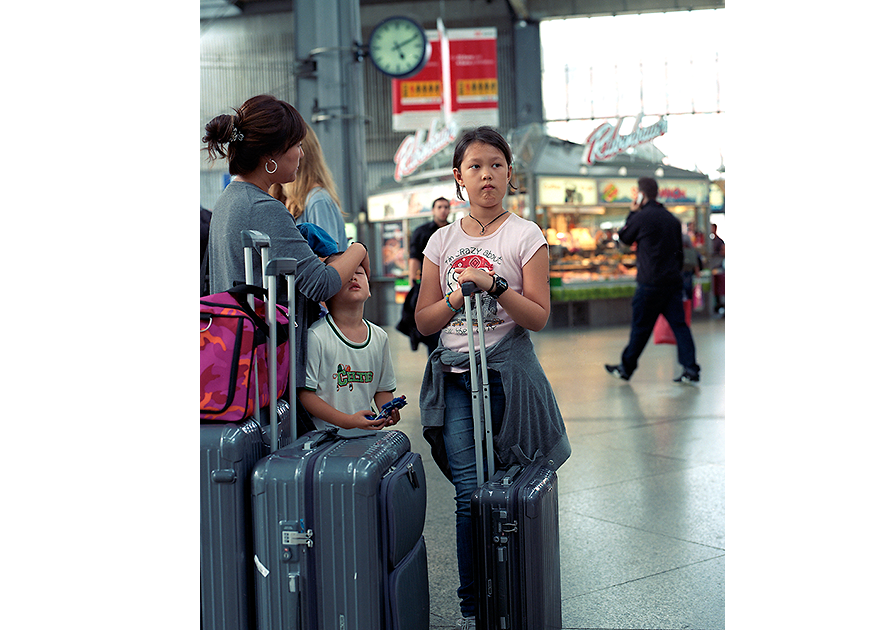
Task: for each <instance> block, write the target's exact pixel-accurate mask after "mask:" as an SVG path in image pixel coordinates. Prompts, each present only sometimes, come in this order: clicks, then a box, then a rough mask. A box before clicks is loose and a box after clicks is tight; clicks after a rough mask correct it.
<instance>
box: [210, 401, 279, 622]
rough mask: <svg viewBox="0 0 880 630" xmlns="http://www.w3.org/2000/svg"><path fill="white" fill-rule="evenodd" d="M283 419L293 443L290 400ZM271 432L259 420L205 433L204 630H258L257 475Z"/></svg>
mask: <svg viewBox="0 0 880 630" xmlns="http://www.w3.org/2000/svg"><path fill="white" fill-rule="evenodd" d="M278 415H279V425H280V427H281V431H280V433H281V436H282V442H284V443H289V442H290V441H291V439H290V438H291V433H290V408H289V406H288V404H287V402H286V401H284V400H279V401H278ZM267 429H268V427H267V426H265V425H261V423H260V422H258V421H257V419H256V418H254V417H250V418H247V419H245V420H242V421H240V422H224V423H214V424H202V425H201V427H200V441H201V448H200V456H199V471H200V472H199V474H200V483H201V492H200V516H201V519H200V521H201V537H200V546H199V551H200V557H201V606H202V627H203V628H208V629H211V630H250V629H251V628H253V627H254V623H255V614H256V613H255V610H254V606H253V594H254V580H253V570H252V567H253V560H252V558H253V555H254V552H253V537H252V534H251V523H252V521H253V518H252V516H251V473H252V472H253V468H254V465H256V463H257V462H258V461H260V459H262V458H263V457H265V456H266V455H268V454H269V435H268V433H267Z"/></svg>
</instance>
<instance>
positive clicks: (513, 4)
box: [507, 0, 531, 21]
mask: <svg viewBox="0 0 880 630" xmlns="http://www.w3.org/2000/svg"><path fill="white" fill-rule="evenodd" d="M507 4H509V5H510V8H511V10H513V13H514V14H515V15H516V19H518V20H526V21H528V20H530V19H531V15H529V7H528V0H507Z"/></svg>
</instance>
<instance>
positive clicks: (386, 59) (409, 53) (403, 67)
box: [370, 17, 431, 79]
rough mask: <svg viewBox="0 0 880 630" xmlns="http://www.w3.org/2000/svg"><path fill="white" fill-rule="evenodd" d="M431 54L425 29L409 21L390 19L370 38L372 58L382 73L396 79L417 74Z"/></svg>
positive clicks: (407, 19) (399, 18)
mask: <svg viewBox="0 0 880 630" xmlns="http://www.w3.org/2000/svg"><path fill="white" fill-rule="evenodd" d="M430 53H431V46H430V44H429V43H428V36H427V35H426V34H425V31H424V29H423V28H422V27H421V26H419V25H418V24H416V23H415V22H413V21H412V20H410V19H409V18H404V17H392V18H388V19H387V20H384V21H383V22H381V23H380V24H379V25H378V26H377V27H376V28H375V29H373V34H372V35H370V59H372V60H373V64H374V65H375V66H376V67H377V68H378V69H379V70H380V71H381V72H384V73H385V74H387V75H388V76H391V77H394V78H395V79H403V78H406V77H409V76H412V75H414V74H416V73H418V72H419V71H420V70H421V69H422V68H424V67H425V64H426V63H427V62H428V57H429V56H430Z"/></svg>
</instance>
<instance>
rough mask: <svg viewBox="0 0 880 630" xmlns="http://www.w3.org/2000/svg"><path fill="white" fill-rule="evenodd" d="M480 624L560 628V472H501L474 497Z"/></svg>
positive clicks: (534, 467)
mask: <svg viewBox="0 0 880 630" xmlns="http://www.w3.org/2000/svg"><path fill="white" fill-rule="evenodd" d="M471 524H472V529H473V535H474V545H473V547H474V568H475V576H476V579H475V581H476V587H477V627H478V628H480V630H511V629H515V630H533V629H535V630H559V629H560V628H561V627H562V590H561V576H560V564H559V561H560V558H559V490H558V484H557V477H556V473H555V472H554V471H553V470H551V469H549V468H547V467H546V466H542V465H541V464H539V463H533V464H529V465H528V466H526V467H524V468H522V467H517V468H516V469H514V468H509V469H507V470H500V471H498V472H496V473H495V475H494V476H493V477H492V478H491V479H490V480H489V481H487V482H486V483H485V484H483V485H482V486H480V487H479V488H478V489H477V490H476V492H474V495H473V497H472V498H471Z"/></svg>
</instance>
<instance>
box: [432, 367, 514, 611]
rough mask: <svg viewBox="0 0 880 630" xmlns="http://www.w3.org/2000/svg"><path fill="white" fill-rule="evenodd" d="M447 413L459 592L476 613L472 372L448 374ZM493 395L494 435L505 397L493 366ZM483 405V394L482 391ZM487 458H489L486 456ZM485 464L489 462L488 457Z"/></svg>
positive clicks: (445, 426)
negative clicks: (472, 528)
mask: <svg viewBox="0 0 880 630" xmlns="http://www.w3.org/2000/svg"><path fill="white" fill-rule="evenodd" d="M444 381H445V387H446V413H445V416H444V420H443V441H444V443H445V445H446V456H447V458H448V459H449V469H450V471H451V473H452V483H453V484H454V485H455V532H456V545H457V550H458V577H459V584H460V586H459V589H458V596H459V598H460V599H461V614H462V616H464V617H473V616H475V615H476V607H477V598H476V589H475V587H474V556H473V535H472V532H471V496H472V495H473V493H474V491H475V490H476V489H477V459H476V447H475V443H474V418H473V415H474V414H473V403H472V402H471V378H470V374H469V373H467V372H465V373H448V374H445V375H444ZM489 398H490V402H491V409H492V429H493V435H495V434H497V432H498V431H499V430H500V429H501V420H502V418H503V417H504V406H505V397H504V390H503V389H502V386H501V374H500V373H498V372H497V371H495V370H489ZM479 400H480V407H481V408H482V404H483V398H482V391H480V397H479ZM484 459H485V458H484ZM484 465H486V462H485V461H484Z"/></svg>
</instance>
